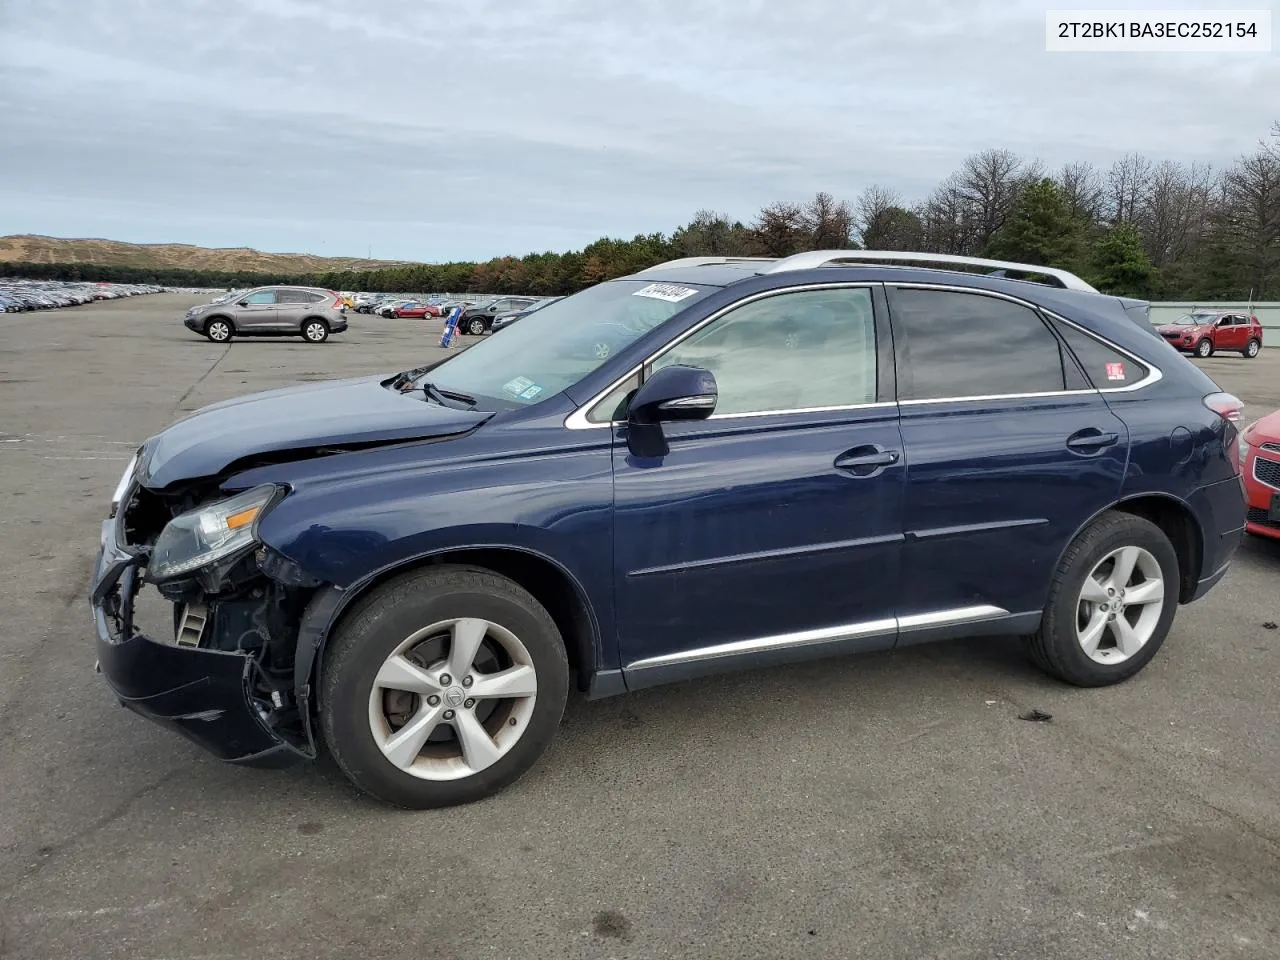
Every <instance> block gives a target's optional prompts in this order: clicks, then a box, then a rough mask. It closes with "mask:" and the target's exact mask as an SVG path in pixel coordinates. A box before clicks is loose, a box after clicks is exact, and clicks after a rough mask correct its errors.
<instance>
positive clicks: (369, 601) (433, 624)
mask: <svg viewBox="0 0 1280 960" xmlns="http://www.w3.org/2000/svg"><path fill="white" fill-rule="evenodd" d="M568 689H569V667H568V661H567V659H566V656H565V650H564V643H563V641H562V640H561V638H560V633H559V631H558V630H557V629H556V626H555V623H554V621H552V619H551V617H550V615H549V614H548V613H547V612H546V610H545V609H543V607H542V606H541V604H539V603H538V601H537V600H535V599H534V597H533V596H532V595H530V594H529V593H528V592H527V591H526V590H524V589H523V588H522V587H520V586H519V585H517V584H516V583H514V582H512V581H511V580H508V579H507V578H506V577H501V576H499V575H497V574H495V573H492V572H490V571H487V570H480V569H475V568H471V567H458V566H439V567H432V568H430V569H427V570H420V571H417V572H414V573H409V574H406V575H404V576H402V577H399V578H397V579H395V580H392V581H389V582H388V583H387V584H385V585H383V586H382V587H380V588H378V589H377V590H375V591H374V592H373V593H371V594H370V595H369V596H368V597H367V598H366V599H365V600H364V601H363V602H362V603H360V604H358V606H357V607H356V609H355V610H354V611H353V612H352V613H351V615H350V616H348V617H347V618H346V619H345V620H344V622H343V624H342V626H341V627H340V628H339V630H338V631H337V633H336V634H335V635H334V637H333V640H332V642H331V643H330V645H329V648H328V649H327V650H326V652H325V659H324V665H323V679H322V682H321V691H320V708H319V712H320V723H321V728H322V730H323V732H324V738H325V741H326V743H327V744H328V746H329V749H330V751H331V752H332V754H333V756H334V759H335V760H336V761H337V763H338V765H339V767H341V768H342V770H343V772H344V773H346V775H347V776H348V777H349V778H350V779H351V780H352V782H354V783H355V784H356V785H357V786H358V787H360V788H361V789H363V790H365V791H366V792H368V793H370V794H372V795H373V796H375V797H378V798H380V799H382V800H385V801H387V802H389V803H394V804H397V805H399V806H404V807H413V808H419V809H421V808H427V807H443V806H451V805H453V804H459V803H468V802H470V801H473V800H479V799H481V798H483V797H487V796H489V795H491V794H494V793H496V792H498V791H499V790H501V789H502V788H504V787H506V786H508V785H509V784H511V783H513V782H514V781H515V780H517V779H518V778H519V777H520V776H521V775H522V774H524V773H525V772H526V771H527V770H528V769H529V768H530V767H532V766H533V764H534V763H535V762H536V761H537V759H538V758H539V757H540V756H541V755H542V753H543V751H544V750H546V748H547V746H548V744H550V742H551V740H552V739H553V738H554V737H555V734H556V730H557V727H558V726H559V723H560V717H561V714H562V713H563V712H564V704H565V698H566V696H567V693H568Z"/></svg>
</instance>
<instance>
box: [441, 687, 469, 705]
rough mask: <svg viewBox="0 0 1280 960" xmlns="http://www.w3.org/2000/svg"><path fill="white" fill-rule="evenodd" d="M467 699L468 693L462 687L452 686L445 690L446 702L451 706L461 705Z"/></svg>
mask: <svg viewBox="0 0 1280 960" xmlns="http://www.w3.org/2000/svg"><path fill="white" fill-rule="evenodd" d="M466 699H467V695H466V693H464V692H463V690H462V688H461V687H450V688H449V689H448V690H446V691H445V692H444V702H445V703H447V704H448V705H449V706H451V707H460V706H462V703H463V701H464V700H466Z"/></svg>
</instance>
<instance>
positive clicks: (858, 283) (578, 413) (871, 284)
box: [564, 280, 894, 430]
mask: <svg viewBox="0 0 1280 960" xmlns="http://www.w3.org/2000/svg"><path fill="white" fill-rule="evenodd" d="M879 286H883V284H882V283H880V282H879V281H870V280H846V281H843V282H840V281H836V282H828V283H806V284H803V285H802V286H797V287H778V288H776V289H773V290H762V291H761V292H759V293H753V294H752V295H751V296H749V297H743V298H742V299H741V300H735V301H734V302H733V303H731V304H729V305H728V306H725V307H721V308H720V309H719V310H717V311H716V312H715V313H713V314H711V316H709V317H705V318H704V319H703V320H701V321H700V322H699V323H697V324H695V325H694V326H692V327H690V328H689V329H688V330H686V331H685V332H684V333H682V334H680V336H679V337H677V338H676V339H674V340H670V341H668V342H667V343H664V344H663V345H662V346H661V347H660V348H659V349H657V350H655V351H654V352H653V353H651V354H650V355H649V356H647V357H645V358H644V360H642V361H640V363H638V364H637V365H636V366H634V367H632V368H631V369H630V370H628V371H627V372H626V374H624V375H623V376H620V377H618V379H617V380H615V381H614V382H613V383H611V384H609V386H607V387H605V389H603V390H601V391H600V392H599V393H597V394H596V395H595V396H594V397H592V398H591V399H590V400H588V401H587V402H586V403H584V404H583V405H582V406H580V407H578V409H577V410H575V411H573V413H571V414H569V416H567V417H566V418H565V421H564V425H565V426H566V427H567V428H568V429H570V430H598V429H601V428H605V429H611V428H613V427H616V426H618V425H619V424H621V423H622V422H623V421H621V420H609V421H606V422H604V423H592V422H591V421H590V420H588V419H587V416H588V415H589V414H590V412H591V411H592V410H593V409H595V407H596V404H598V403H600V401H602V400H603V399H604V398H605V397H607V396H609V394H611V393H613V391H615V390H617V389H618V387H620V386H622V384H623V383H625V382H626V381H627V380H630V379H631V378H632V377H634V376H635V375H636V374H637V373H639V372H640V371H642V370H643V369H644V368H645V367H647V366H648V365H649V364H651V363H653V361H654V360H656V359H658V357H660V356H662V355H663V354H664V353H666V352H667V351H669V350H673V349H675V348H676V347H677V346H679V345H680V344H681V343H683V342H684V341H685V340H687V339H689V338H690V337H691V336H693V335H694V334H695V333H697V332H698V331H699V330H701V329H702V328H703V327H705V326H707V325H708V324H711V323H715V321H717V320H719V319H720V318H721V317H723V316H724V315H725V314H726V313H729V312H730V311H732V310H736V309H738V307H741V306H743V305H744V304H748V303H755V302H756V301H757V300H765V299H768V298H769V297H776V296H781V295H782V294H785V293H803V292H805V291H808V290H859V289H862V290H872V289H874V288H875V287H879ZM872 309H873V312H874V303H873V307H872ZM878 359H879V358H878V357H877V360H878ZM893 405H894V404H893V401H878V402H872V403H852V404H847V405H842V406H835V407H797V408H795V409H794V410H793V409H787V410H756V411H752V412H750V413H713V414H712V415H711V416H709V417H707V419H708V420H725V419H729V418H731V417H775V416H778V415H779V414H784V413H826V412H829V411H837V410H862V409H865V408H868V407H883V406H893Z"/></svg>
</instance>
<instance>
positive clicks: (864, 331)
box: [652, 287, 876, 414]
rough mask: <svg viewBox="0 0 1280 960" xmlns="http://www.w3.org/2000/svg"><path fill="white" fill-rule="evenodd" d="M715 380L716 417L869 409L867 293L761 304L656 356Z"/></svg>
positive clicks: (871, 362)
mask: <svg viewBox="0 0 1280 960" xmlns="http://www.w3.org/2000/svg"><path fill="white" fill-rule="evenodd" d="M671 364H687V365H689V366H695V367H703V368H705V369H707V370H710V371H711V372H712V373H713V374H715V378H716V386H717V388H718V391H719V399H718V400H717V402H716V410H715V412H716V413H717V414H742V413H764V412H770V411H787V410H804V409H811V408H814V407H843V406H853V405H857V404H862V403H871V402H873V401H874V400H875V397H876V338H875V319H874V314H873V312H872V308H871V292H870V291H869V290H868V289H866V288H865V287H857V288H853V287H849V288H843V289H831V290H805V291H798V292H795V293H784V294H779V295H777V296H772V297H767V298H765V299H762V300H756V301H753V302H751V303H748V304H745V305H744V306H741V307H738V308H737V309H736V310H733V311H731V312H729V313H727V314H725V315H724V316H723V317H720V318H719V319H718V320H715V321H714V322H712V323H710V324H709V325H707V326H706V327H703V328H702V329H701V330H699V331H698V332H697V333H695V334H693V336H691V337H689V338H688V339H686V340H683V341H681V342H680V343H678V344H676V346H674V347H672V348H671V349H670V350H668V351H667V352H666V353H664V354H662V355H661V356H660V357H658V358H657V359H656V360H655V361H654V362H653V365H652V369H660V368H661V367H665V366H669V365H671Z"/></svg>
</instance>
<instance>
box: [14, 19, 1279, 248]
mask: <svg viewBox="0 0 1280 960" xmlns="http://www.w3.org/2000/svg"><path fill="white" fill-rule="evenodd" d="M1175 2H1176V0H1167V2H1166V3H1164V4H1143V3H1140V2H1134V0H1130V2H1127V3H1123V4H1118V5H1117V6H1123V7H1130V8H1136V7H1144V6H1149V7H1159V6H1165V7H1167V6H1172V5H1174V3H1175ZM1088 5H1089V4H1084V6H1088ZM1094 5H1101V4H1097V3H1096V2H1095V4H1094ZM1184 5H1185V6H1193V5H1194V6H1198V7H1201V8H1204V7H1209V6H1215V5H1214V4H1212V3H1209V2H1207V0H1200V2H1199V3H1197V4H1184ZM1071 6H1073V5H1072V4H1070V3H1062V2H1049V3H1045V2H1041V3H1028V2H1023V0H999V2H989V0H979V2H973V0H952V2H935V0H888V2H885V0H857V2H854V0H790V2H780V0H769V2H760V0H626V2H623V0H504V2H494V0H442V2H437V0H133V2H124V0H0V234H4V233H44V234H51V235H54V236H102V237H110V238H113V239H120V240H130V241H140V242H159V241H178V242H186V243H196V244H202V245H208V246H253V247H257V248H259V249H264V250H271V251H303V252H310V253H318V254H325V255H346V256H365V255H367V254H368V253H369V252H370V251H372V255H373V256H374V257H382V258H401V259H414V260H429V261H437V260H444V259H470V258H478V257H488V256H493V255H498V254H503V253H515V254H523V253H527V252H530V251H535V250H547V249H553V250H563V249H569V248H575V247H581V246H582V245H583V244H584V243H587V242H590V241H591V240H593V239H596V238H597V237H599V236H601V235H610V236H625V237H631V236H633V235H635V234H636V233H647V232H652V231H663V232H669V231H670V230H671V229H672V228H674V227H675V226H677V225H679V224H680V223H683V222H686V221H687V220H689V219H690V217H691V216H692V215H693V214H694V212H695V211H697V210H698V209H699V208H702V207H707V208H712V209H715V210H721V211H724V212H727V213H729V214H731V215H733V216H736V217H740V218H742V219H744V220H749V219H750V218H751V217H752V216H753V215H754V214H755V212H756V211H757V210H758V209H759V208H760V206H761V205H763V204H765V203H768V202H770V201H773V200H778V199H795V200H802V199H806V198H807V197H809V196H812V194H813V193H814V192H815V191H818V190H827V191H830V192H831V193H833V194H835V195H836V196H837V197H839V198H847V199H853V198H854V197H856V195H857V194H858V193H859V192H860V191H861V190H862V188H863V187H865V186H867V185H868V184H872V183H879V184H883V185H886V186H889V187H892V188H894V189H897V190H899V191H901V192H902V193H903V194H904V196H905V197H906V198H907V199H908V200H917V199H920V198H921V197H923V196H924V194H926V193H927V192H928V190H929V189H930V188H931V187H932V186H933V185H934V184H935V183H936V182H937V181H938V180H939V179H941V178H942V177H944V176H945V175H946V174H947V173H949V172H950V171H952V170H953V169H955V168H956V167H957V166H958V165H959V163H960V162H961V161H962V160H963V158H964V157H965V156H966V155H967V154H969V153H972V152H974V151H977V150H980V149H983V148H985V147H989V146H1001V147H1009V148H1011V149H1013V150H1016V151H1018V152H1019V153H1023V154H1026V155H1032V156H1038V157H1040V158H1041V159H1042V160H1044V161H1045V162H1046V163H1047V164H1048V165H1050V166H1051V167H1056V166H1057V165H1059V164H1060V163H1062V162H1063V161H1065V160H1070V159H1085V160H1092V161H1095V162H1097V163H1099V164H1103V165H1106V164H1109V163H1110V162H1111V161H1112V160H1114V159H1115V158H1116V157H1118V156H1120V155H1122V154H1124V153H1126V152H1128V151H1132V150H1139V151H1143V152H1145V153H1147V154H1149V155H1151V156H1152V157H1156V158H1165V157H1170V158H1175V159H1182V160H1199V161H1210V162H1213V163H1215V164H1218V165H1221V164H1225V163H1229V162H1230V161H1231V160H1233V159H1234V158H1235V157H1237V156H1238V155H1239V154H1241V153H1243V152H1246V151H1249V150H1251V149H1253V147H1254V146H1255V145H1256V144H1257V141H1258V140H1259V139H1260V138H1262V137H1263V136H1264V135H1266V133H1267V132H1268V130H1269V129H1270V126H1271V124H1272V122H1273V121H1274V120H1276V119H1280V98H1278V97H1277V96H1276V93H1277V91H1280V53H1275V52H1273V53H1271V54H1061V53H1058V54H1051V53H1046V52H1045V51H1044V11H1045V9H1046V7H1054V8H1064V7H1071ZM1074 6H1081V5H1080V4H1076V5H1074ZM1217 6H1220V7H1227V6H1231V4H1219V5H1217ZM1236 6H1252V7H1255V8H1263V7H1273V6H1274V0H1261V2H1260V0H1252V2H1248V3H1246V2H1238V3H1237V4H1236ZM1277 19H1278V20H1280V18H1277Z"/></svg>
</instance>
